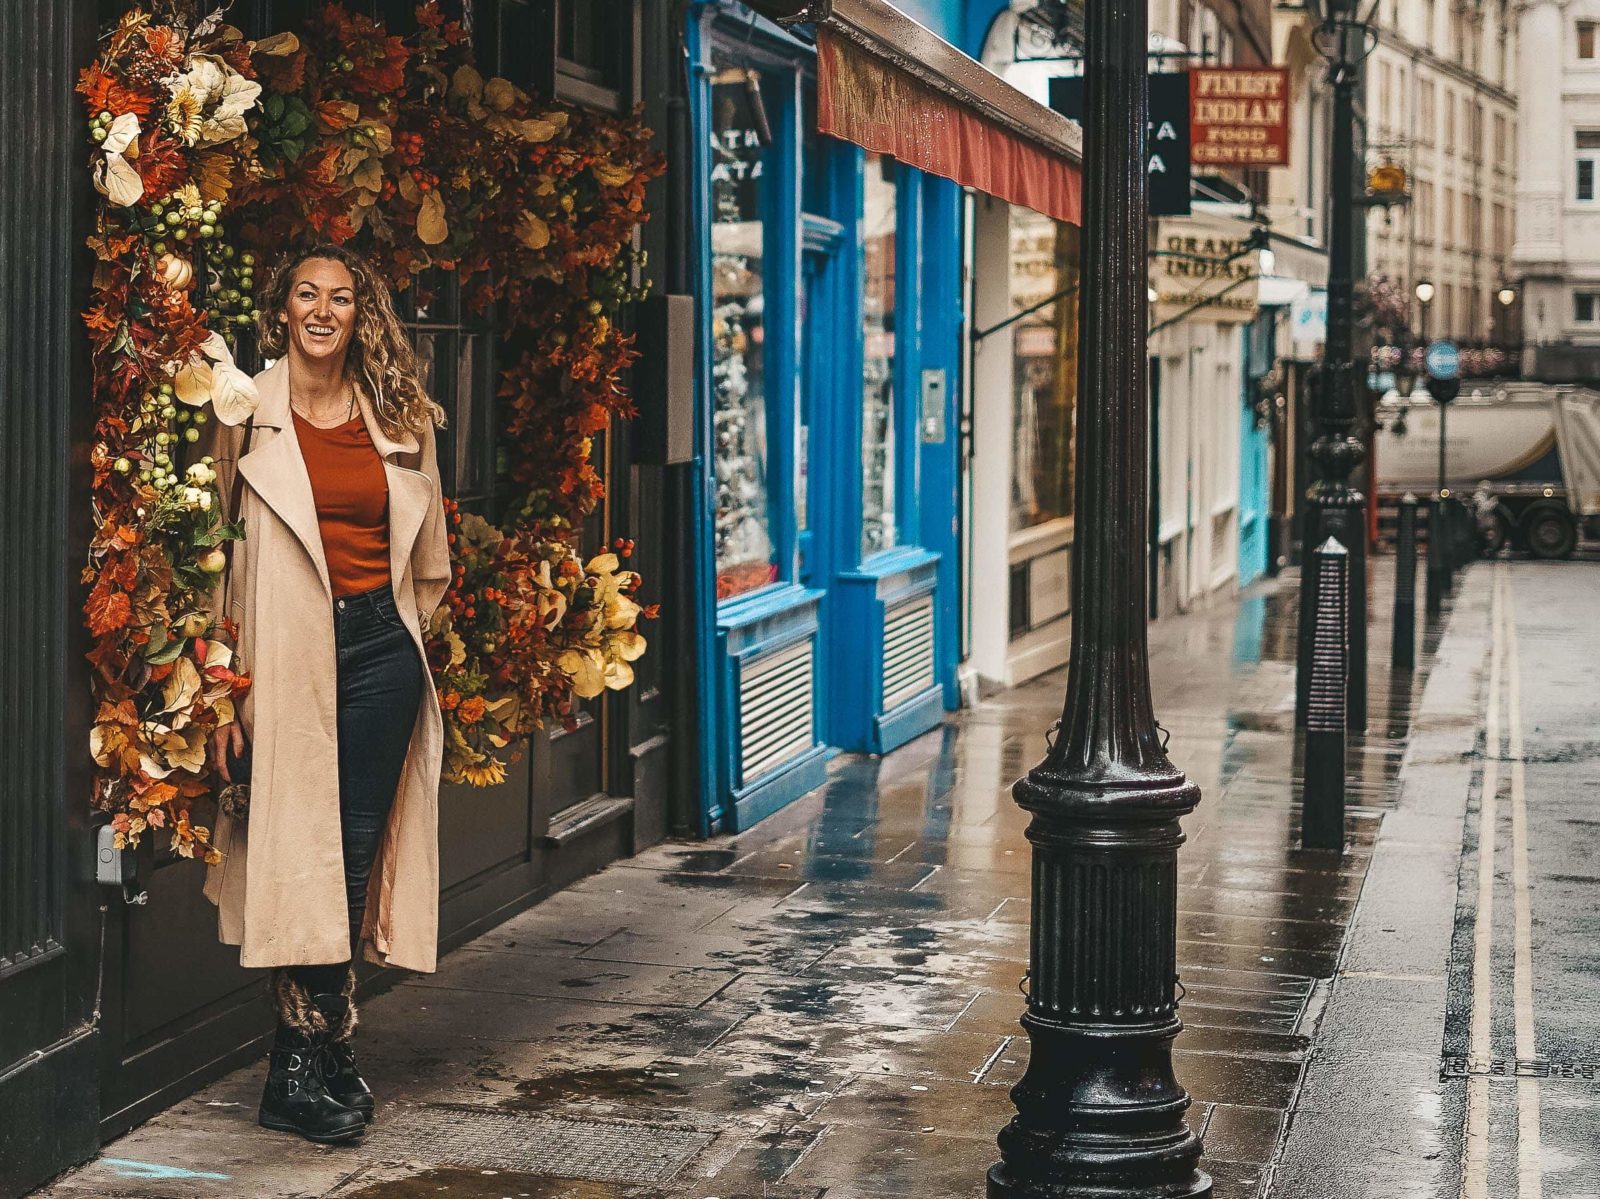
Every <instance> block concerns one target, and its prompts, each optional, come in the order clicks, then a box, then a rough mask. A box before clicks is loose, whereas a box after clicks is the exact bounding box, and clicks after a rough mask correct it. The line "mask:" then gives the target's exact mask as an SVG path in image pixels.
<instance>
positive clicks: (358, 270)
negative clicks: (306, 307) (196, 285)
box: [256, 242, 444, 437]
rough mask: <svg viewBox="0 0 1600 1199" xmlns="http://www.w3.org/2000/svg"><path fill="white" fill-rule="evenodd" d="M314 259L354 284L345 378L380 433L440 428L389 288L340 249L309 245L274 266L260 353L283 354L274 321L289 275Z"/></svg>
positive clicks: (439, 411)
mask: <svg viewBox="0 0 1600 1199" xmlns="http://www.w3.org/2000/svg"><path fill="white" fill-rule="evenodd" d="M317 258H325V259H328V260H329V261H332V262H337V263H339V264H340V265H341V266H343V267H344V268H345V269H346V270H348V271H349V272H350V277H351V278H352V279H354V280H355V283H356V327H355V335H354V336H353V337H352V338H351V339H350V351H349V356H348V357H347V358H346V359H345V373H346V375H347V376H349V377H350V379H351V380H352V381H354V382H357V383H359V384H361V386H362V387H363V388H364V389H365V390H366V393H367V396H368V397H369V398H370V399H371V400H372V407H373V411H374V412H375V413H376V414H377V417H378V423H379V424H381V425H382V426H383V429H384V432H386V433H388V434H389V435H390V436H391V437H398V436H400V435H402V434H404V433H419V432H421V431H422V430H424V429H428V428H430V427H436V426H440V425H443V424H444V409H443V408H441V407H440V406H439V405H438V404H436V403H434V402H433V400H431V399H429V398H428V395H427V393H426V392H425V391H423V389H422V382H421V380H420V379H418V377H417V354H416V351H415V350H414V349H413V348H412V346H411V342H410V340H409V339H408V338H407V337H406V331H405V327H404V326H403V325H402V324H401V323H400V317H399V315H398V314H397V313H396V312H395V310H394V299H393V297H392V296H391V295H390V293H389V285H388V284H387V283H386V282H385V281H384V279H383V277H382V276H380V275H379V274H378V272H377V271H376V270H374V269H373V267H372V264H371V263H370V262H368V261H367V260H366V259H365V258H363V257H362V256H361V255H359V254H356V253H354V252H353V251H351V250H347V249H345V248H344V247H343V246H337V245H334V244H333V243H331V242H325V243H320V244H317V245H311V246H307V247H305V248H304V249H298V250H291V251H289V252H288V253H287V254H285V255H284V256H283V258H282V259H281V260H280V261H279V262H278V264H277V266H276V267H275V268H274V269H273V271H272V274H271V275H270V277H269V278H268V279H267V282H266V286H265V287H263V288H262V289H261V291H260V293H259V295H258V300H257V305H258V306H257V310H256V327H257V330H258V333H259V336H260V344H261V353H262V354H263V355H264V356H265V357H268V358H281V357H283V355H284V354H285V353H286V352H287V350H288V331H287V326H286V324H285V322H284V321H283V320H280V319H279V318H280V317H283V316H285V315H286V314H287V313H288V309H289V290H290V288H291V287H292V286H293V285H294V273H295V272H296V271H297V270H299V269H300V267H301V266H302V265H303V264H305V263H307V262H310V261H311V260H312V259H317Z"/></svg>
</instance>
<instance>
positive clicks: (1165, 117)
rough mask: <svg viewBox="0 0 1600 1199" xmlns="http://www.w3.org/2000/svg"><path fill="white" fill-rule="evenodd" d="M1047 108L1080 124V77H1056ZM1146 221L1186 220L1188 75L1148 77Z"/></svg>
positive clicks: (1154, 74)
mask: <svg viewBox="0 0 1600 1199" xmlns="http://www.w3.org/2000/svg"><path fill="white" fill-rule="evenodd" d="M1050 107H1051V108H1053V109H1055V110H1056V111H1057V112H1059V113H1060V114H1061V115H1062V116H1065V117H1071V118H1072V119H1073V120H1074V121H1077V122H1078V123H1079V124H1082V123H1083V76H1082V75H1059V76H1057V77H1056V78H1054V79H1052V80H1051V81H1050ZM1146 141H1147V145H1148V149H1149V159H1148V161H1147V164H1146V165H1147V167H1148V169H1149V173H1150V215H1151V216H1188V215H1189V178H1190V170H1189V72H1188V71H1153V72H1151V74H1150V116H1149V124H1148V133H1147V136H1146Z"/></svg>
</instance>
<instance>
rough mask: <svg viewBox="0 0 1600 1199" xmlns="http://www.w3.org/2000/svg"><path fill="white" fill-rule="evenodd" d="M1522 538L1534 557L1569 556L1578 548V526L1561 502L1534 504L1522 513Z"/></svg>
mask: <svg viewBox="0 0 1600 1199" xmlns="http://www.w3.org/2000/svg"><path fill="white" fill-rule="evenodd" d="M1521 532H1522V539H1523V541H1525V542H1526V543H1527V546H1528V552H1529V553H1531V554H1532V555H1533V556H1534V557H1535V558H1546V559H1551V558H1570V557H1571V556H1572V551H1573V550H1575V549H1577V548H1578V526H1577V525H1576V523H1575V522H1574V521H1573V519H1572V513H1570V512H1568V511H1567V510H1566V509H1565V508H1563V507H1561V506H1560V505H1559V504H1535V505H1534V506H1533V507H1531V508H1529V509H1528V510H1527V512H1525V513H1523V516H1522V529H1521Z"/></svg>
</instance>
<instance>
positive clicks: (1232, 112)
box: [1189, 67, 1289, 167]
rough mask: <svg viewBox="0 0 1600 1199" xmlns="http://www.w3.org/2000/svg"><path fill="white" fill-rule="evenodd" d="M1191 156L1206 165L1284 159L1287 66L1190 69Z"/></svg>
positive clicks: (1274, 163)
mask: <svg viewBox="0 0 1600 1199" xmlns="http://www.w3.org/2000/svg"><path fill="white" fill-rule="evenodd" d="M1189 122H1190V146H1189V157H1190V161H1191V162H1193V163H1194V165H1195V166H1206V167H1281V166H1287V165H1288V164H1289V72H1288V70H1287V69H1286V68H1284V67H1197V68H1195V69H1194V70H1191V71H1190V72H1189Z"/></svg>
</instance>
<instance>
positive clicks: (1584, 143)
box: [1573, 129, 1600, 204]
mask: <svg viewBox="0 0 1600 1199" xmlns="http://www.w3.org/2000/svg"><path fill="white" fill-rule="evenodd" d="M1573 140H1574V143H1575V145H1574V150H1573V159H1574V169H1575V172H1576V178H1575V183H1576V190H1575V191H1574V193H1573V198H1574V199H1576V200H1579V201H1580V202H1582V203H1585V204H1592V203H1594V201H1595V198H1596V194H1597V190H1596V189H1597V186H1600V185H1597V183H1596V175H1597V174H1600V129H1580V130H1578V132H1577V133H1576V134H1574V135H1573Z"/></svg>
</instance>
